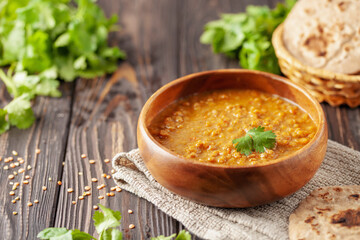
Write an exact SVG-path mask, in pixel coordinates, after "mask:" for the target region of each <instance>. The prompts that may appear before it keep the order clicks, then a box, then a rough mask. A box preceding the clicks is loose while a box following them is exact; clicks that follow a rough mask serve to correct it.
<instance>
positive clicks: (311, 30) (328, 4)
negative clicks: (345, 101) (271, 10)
mask: <svg viewBox="0 0 360 240" xmlns="http://www.w3.org/2000/svg"><path fill="white" fill-rule="evenodd" d="M283 40H284V43H285V46H286V48H287V49H288V50H289V52H290V53H291V54H292V55H293V56H294V57H295V58H296V59H298V60H299V61H301V62H302V63H303V64H305V65H307V66H311V67H315V68H323V69H326V70H328V71H331V72H335V73H345V74H358V73H360V1H359V0H316V1H314V0H299V1H298V2H297V3H296V5H295V6H294V8H293V9H292V11H291V12H290V14H289V15H288V17H287V19H286V20H285V22H284V33H283Z"/></svg>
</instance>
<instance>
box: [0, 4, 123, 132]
mask: <svg viewBox="0 0 360 240" xmlns="http://www.w3.org/2000/svg"><path fill="white" fill-rule="evenodd" d="M116 22H117V17H116V16H115V15H114V16H112V17H111V18H109V19H107V18H106V17H105V14H104V12H103V11H102V9H101V8H100V7H99V6H98V5H97V4H96V3H95V1H94V0H75V1H71V0H4V1H1V2H0V66H10V67H9V69H8V71H7V73H6V74H5V72H4V71H3V70H0V79H1V80H2V81H3V82H4V84H5V85H6V87H7V90H8V92H9V93H10V94H11V95H12V97H13V98H14V100H13V101H11V102H10V103H9V104H8V105H7V106H5V107H4V108H3V109H0V134H1V133H3V132H5V131H7V130H8V129H9V127H10V126H15V127H17V128H21V129H23V128H28V127H30V126H31V125H32V123H33V122H34V120H35V116H34V114H33V111H32V109H31V103H30V100H31V99H33V98H34V97H36V96H38V95H42V96H51V97H59V96H61V93H60V92H59V91H58V90H57V88H58V86H59V79H63V80H65V81H73V80H74V79H75V78H77V77H84V78H92V77H95V76H99V75H104V74H105V73H111V72H113V71H115V70H116V68H117V61H118V60H119V59H124V58H125V53H124V52H123V51H121V50H120V49H119V48H118V47H109V46H108V43H107V40H108V34H109V32H110V31H113V30H116V26H115V23H116Z"/></svg>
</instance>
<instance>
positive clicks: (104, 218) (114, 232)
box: [0, 116, 191, 240]
mask: <svg viewBox="0 0 360 240" xmlns="http://www.w3.org/2000/svg"><path fill="white" fill-rule="evenodd" d="M0 117H1V116H0ZM99 207H100V209H101V210H102V212H100V211H96V212H95V213H94V216H93V220H94V226H95V228H96V232H97V233H98V234H99V239H98V240H122V232H121V231H120V230H119V229H117V228H116V227H119V226H120V220H121V213H120V212H119V211H114V210H111V209H110V208H106V207H104V206H103V205H101V204H99ZM175 236H176V234H173V235H171V236H168V237H165V236H159V237H157V238H151V239H152V240H172V239H173V238H174V237H175ZM37 237H38V238H39V239H45V240H57V239H62V240H92V239H95V240H97V239H96V238H95V237H93V236H91V235H90V234H88V233H85V232H82V231H80V230H77V229H74V230H68V229H66V228H54V227H50V228H46V229H44V230H42V231H41V232H39V234H38V235H37ZM175 240H191V235H190V233H188V232H186V231H185V230H182V231H181V232H179V234H178V235H177V237H176V238H175Z"/></svg>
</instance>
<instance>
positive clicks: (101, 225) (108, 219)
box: [93, 204, 121, 236]
mask: <svg viewBox="0 0 360 240" xmlns="http://www.w3.org/2000/svg"><path fill="white" fill-rule="evenodd" d="M99 207H100V208H101V210H102V211H103V212H100V211H96V212H95V213H94V216H93V220H94V225H95V228H96V231H97V232H98V233H99V235H100V236H101V235H102V234H103V231H105V230H107V229H109V228H113V227H117V226H119V225H120V220H121V213H120V212H118V211H114V210H111V209H110V208H106V207H104V206H103V205H101V204H99Z"/></svg>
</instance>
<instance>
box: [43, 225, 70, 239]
mask: <svg viewBox="0 0 360 240" xmlns="http://www.w3.org/2000/svg"><path fill="white" fill-rule="evenodd" d="M67 232H69V230H67V229H66V228H54V227H51V228H45V229H44V230H42V231H41V232H39V233H38V235H37V238H40V239H50V238H52V237H58V236H63V235H64V234H66V233H67Z"/></svg>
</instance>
